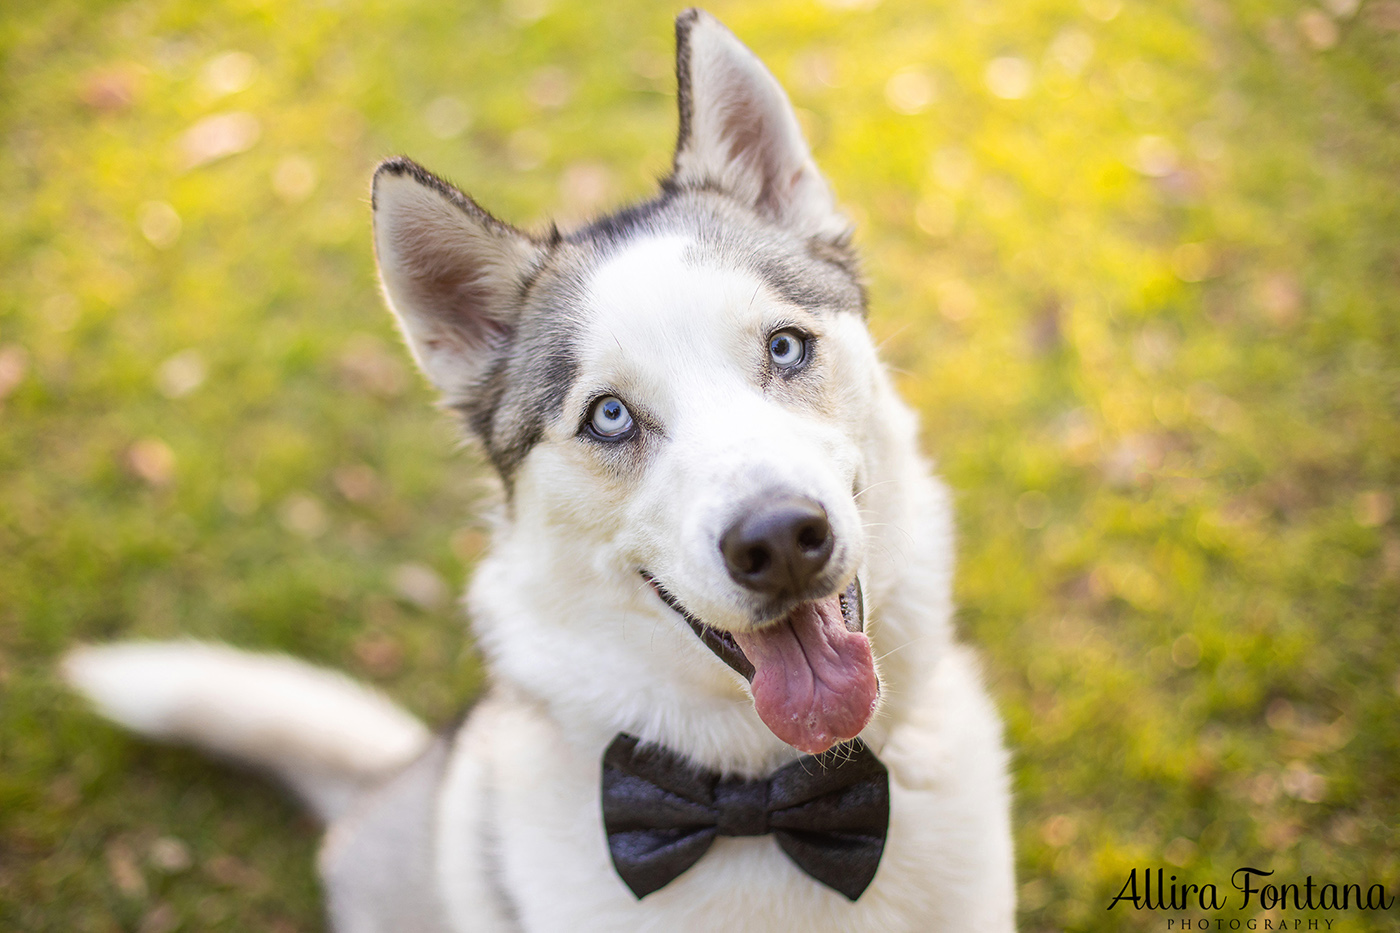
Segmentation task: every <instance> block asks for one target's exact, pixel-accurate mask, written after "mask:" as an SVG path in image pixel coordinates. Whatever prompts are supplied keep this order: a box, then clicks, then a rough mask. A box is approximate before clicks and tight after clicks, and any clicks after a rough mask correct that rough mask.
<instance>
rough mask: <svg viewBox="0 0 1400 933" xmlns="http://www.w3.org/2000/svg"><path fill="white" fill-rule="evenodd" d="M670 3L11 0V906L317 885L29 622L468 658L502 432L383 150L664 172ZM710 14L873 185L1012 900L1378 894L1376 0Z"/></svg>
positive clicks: (1395, 446)
mask: <svg viewBox="0 0 1400 933" xmlns="http://www.w3.org/2000/svg"><path fill="white" fill-rule="evenodd" d="M1358 6H1359V8H1358ZM674 12H675V11H674V10H673V9H671V8H669V7H666V6H664V5H655V4H646V3H638V2H632V0H620V2H616V3H610V4H582V3H568V4H565V3H563V2H562V0H560V2H556V3H554V4H550V3H549V2H548V0H507V2H505V3H504V4H501V5H496V4H492V5H485V4H481V3H471V2H469V3H464V4H442V3H429V2H426V0H407V2H402V3H395V4H390V3H386V2H379V0H336V2H323V3H305V4H273V3H269V2H266V0H226V2H219V3H193V2H189V0H134V2H127V3H115V2H97V0H94V2H90V3H40V2H37V0H14V2H11V3H9V4H7V5H6V6H5V8H4V10H3V12H0V133H2V134H3V136H2V137H0V138H2V139H3V143H0V197H2V198H3V203H5V204H7V205H8V209H7V210H6V211H4V212H0V281H3V282H4V287H3V289H0V696H2V697H3V699H0V928H4V929H7V930H8V929H15V930H25V931H40V930H55V931H58V930H63V931H85V930H127V929H130V930H142V931H145V933H165V931H170V930H174V929H177V928H179V929H186V930H195V929H198V930H247V929H263V930H273V931H285V930H313V929H318V928H320V925H321V914H320V906H319V900H318V894H317V891H316V886H315V880H314V875H313V870H312V867H311V860H312V855H313V851H314V847H315V844H316V836H317V833H316V830H315V827H314V826H312V825H311V824H310V823H309V822H308V821H306V820H305V819H303V818H302V817H300V816H299V815H298V814H297V812H296V810H295V809H294V808H293V807H292V806H291V805H290V804H288V803H286V802H284V801H283V799H282V798H281V797H280V796H279V795H278V794H277V792H276V791H274V790H272V789H271V788H269V787H267V786H266V785H264V784H261V783H259V782H256V781H251V780H249V779H247V778H245V777H243V776H240V775H237V774H233V773H230V772H228V771H225V770H222V769H220V768H218V767H216V766H214V765H211V764H208V763H206V762H204V761H203V760H202V759H200V758H198V757H197V756H194V755H192V754H188V753H185V752H181V751H175V750H165V749H157V748H154V747H151V746H147V745H143V744H141V743H139V742H136V741H134V740H132V739H131V738H129V737H127V736H125V735H123V734H121V733H120V732H118V731H117V730H115V729H113V728H110V727H108V726H106V725H104V724H103V723H102V722H100V721H98V720H97V719H96V718H95V717H94V716H92V715H91V714H90V713H89V712H88V711H86V710H85V709H84V708H82V706H81V705H80V704H79V703H78V702H76V701H75V700H74V699H73V698H72V697H70V696H69V695H67V694H66V693H65V692H64V690H63V689H62V687H61V686H60V684H59V683H58V682H57V680H56V678H55V676H54V670H53V666H54V662H55V659H56V658H57V656H58V655H59V653H60V652H62V651H63V649H64V648H65V647H66V646H68V645H71V644H73V643H75V642H77V641H82V640H102V639H112V638H118V637H173V636H176V635H195V636H200V637H209V638H220V639H223V640H226V641H229V642H232V643H235V644H238V645H242V646H246V647H251V648H260V649H277V650H286V651H290V652H293V653H295V654H298V655H301V656H304V657H308V658H311V659H314V660H316V661H320V662H324V663H327V664H331V665H334V666H336V667H342V668H346V669H349V670H351V671H353V672H355V673H356V674H358V675H360V676H363V677H366V678H371V679H373V680H375V681H377V682H378V683H379V684H380V685H382V686H383V687H384V688H385V689H386V690H388V691H389V692H390V693H392V694H393V695H395V696H396V697H398V698H399V699H401V700H402V701H403V702H404V703H406V704H407V705H408V706H410V707H412V708H413V709H414V710H415V711H417V712H418V713H420V714H422V715H423V716H425V717H426V718H428V719H430V720H434V721H444V720H446V719H447V718H449V717H450V716H451V714H452V713H453V712H454V711H455V709H456V708H457V707H458V706H459V705H460V704H462V703H463V702H464V701H465V700H466V699H467V698H468V697H469V696H471V694H472V693H473V691H474V690H475V689H476V688H477V686H478V683H479V671H478V668H477V666H476V663H475V661H474V660H473V658H472V655H471V652H470V646H469V641H468V638H467V636H466V634H465V631H464V628H463V626H462V625H461V622H460V620H459V618H458V615H457V612H456V611H455V609H454V608H453V603H452V601H451V599H449V598H448V597H447V595H446V594H447V593H448V591H449V590H451V589H455V588H456V587H457V586H458V585H459V584H460V582H461V581H462V579H463V578H464V577H465V575H466V574H467V573H468V572H469V571H470V569H471V567H472V565H473V562H474V560H475V558H476V556H477V555H478V553H479V552H480V549H481V547H482V535H481V531H480V529H479V527H478V526H477V525H476V524H474V523H473V518H472V510H473V503H474V502H476V501H477V500H478V498H479V497H480V495H481V492H482V488H483V487H482V477H483V476H484V472H483V469H482V467H481V465H480V463H479V461H478V460H477V459H476V458H475V457H474V456H473V455H472V454H470V453H463V452H460V451H459V450H458V449H457V447H456V446H455V438H454V433H453V429H452V427H451V426H450V425H449V424H448V423H447V422H446V420H445V419H444V418H443V417H442V416H440V415H438V414H436V413H434V412H433V410H432V409H431V407H430V401H431V399H430V396H429V394H428V392H427V391H426V389H425V388H424V387H423V386H422V384H421V383H420V381H419V380H418V378H417V377H416V376H415V374H413V373H412V372H411V371H410V370H409V368H408V367H407V365H406V356H405V355H404V353H403V352H402V351H401V350H400V348H399V347H398V346H397V341H396V338H395V336H394V334H393V331H392V328H391V327H390V323H389V320H388V317H387V315H386V314H385V312H384V311H383V310H382V308H381V306H380V302H379V299H378V297H377V295H376V291H375V284H374V277H373V266H372V257H371V251H370V244H369V236H368V209H367V204H366V196H367V193H366V187H367V179H368V175H369V172H370V170H371V169H372V167H373V165H374V163H375V162H376V161H377V160H378V159H379V158H381V157H383V156H385V155H389V154H394V153H398V152H404V153H408V154H411V155H413V156H415V157H416V158H418V159H419V160H420V161H422V162H424V163H425V164H427V165H428V166H430V167H433V168H435V169H437V170H440V171H442V172H444V173H445V174H447V175H448V176H450V177H452V178H455V179H457V180H458V181H460V182H461V183H463V185H464V187H466V188H467V190H469V191H471V192H473V193H474V194H476V195H478V196H479V197H480V198H481V199H482V200H483V201H484V202H485V203H486V204H487V205H488V206H490V207H492V208H493V209H495V210H496V211H498V212H499V213H500V214H502V215H503V216H506V217H508V218H510V219H512V220H515V221H517V222H521V223H534V222H541V221H543V219H544V218H546V217H547V216H551V215H552V216H562V217H563V218H565V219H568V218H579V217H583V216H586V215H587V214H588V213H589V212H591V211H594V210H597V209H600V208H603V207H606V206H609V205H615V204H619V203H622V202H623V201H625V200H627V199H630V198H633V197H636V196H639V195H642V194H644V193H646V192H647V191H649V190H650V189H651V186H652V185H653V180H654V179H655V177H656V176H658V175H660V174H662V173H663V172H664V171H665V169H666V168H667V164H668V159H669V151H668V149H669V144H670V142H671V139H672V134H673V131H674V110H673V108H674V102H673V100H672V93H673V80H672V78H671V77H670V74H669V71H670V54H671V48H670V43H671V39H670V30H671V27H670V20H671V17H672V16H673V14H674ZM714 12H716V13H717V14H718V15H720V16H721V18H723V19H725V20H726V22H728V24H729V25H730V26H731V27H732V28H734V29H735V31H736V32H738V34H739V35H740V36H741V37H743V38H744V39H745V40H746V41H747V42H749V43H750V44H751V45H752V46H753V47H754V49H755V50H756V51H758V52H759V54H760V55H762V56H763V57H764V58H765V60H767V61H768V62H769V63H770V65H771V66H772V68H773V69H774V71H775V72H776V73H777V74H778V76H779V77H780V79H782V80H783V82H784V83H785V84H786V85H787V87H788V88H789V89H790V91H791V93H792V96H793V99H794V102H795V103H796V105H797V106H798V107H799V108H800V109H801V114H802V117H803V119H804V121H805V122H806V123H807V127H808V131H809V134H810V136H811V138H812V141H813V145H814V149H815V151H816V153H817V157H818V160H819V161H820V162H821V164H822V165H823V167H824V168H825V169H826V170H827V172H828V174H829V176H830V177H831V178H832V180H833V183H834V185H835V187H836V189H837V191H838V193H839V195H840V196H841V197H842V199H843V201H844V202H845V203H846V204H848V205H850V206H851V208H852V210H853V213H854V214H855V215H856V216H857V218H858V219H859V221H860V233H859V242H860V245H861V247H862V248H863V251H864V254H865V256H866V259H867V270H868V274H869V277H870V280H871V293H872V296H873V302H872V304H873V315H872V328H873V329H874V331H875V332H876V335H877V337H878V338H879V339H881V340H882V342H883V345H884V352H885V355H886V357H887V359H888V360H889V361H890V362H891V363H892V364H893V365H894V366H896V367H897V368H898V369H899V370H900V371H901V384H902V388H903V390H904V391H905V393H906V395H907V396H908V397H909V398H910V399H911V400H912V401H913V402H914V403H915V404H916V405H917V407H918V408H919V410H920V411H921V413H922V416H923V423H924V426H925V438H926V446H927V448H928V450H929V452H930V453H931V454H932V455H933V456H935V457H936V458H937V460H938V462H939V469H940V472H941V473H942V474H943V475H944V476H945V477H946V478H947V480H948V481H949V483H950V484H951V486H952V487H953V488H954V489H955V491H956V495H957V507H958V515H959V532H960V552H961V564H960V567H959V571H958V575H957V592H958V602H959V605H960V607H961V608H960V612H959V624H960V627H961V629H962V631H963V632H964V633H965V635H966V637H967V638H969V639H970V640H972V641H974V642H975V643H977V644H979V645H980V646H982V647H983V649H984V651H985V655H986V658H987V666H988V670H989V674H990V679H991V682H992V687H993V690H994V692H995V694H996V696H997V698H998V701H999V703H1000V705H1001V708H1002V710H1003V712H1004V714H1005V716H1006V719H1007V722H1008V728H1009V736H1010V742H1011V745H1012V746H1013V748H1014V750H1015V784H1016V811H1015V823H1016V827H1017V857H1018V873H1019V883H1020V901H1021V907H1020V916H1021V923H1022V926H1023V928H1024V929H1027V930H1035V931H1039V930H1118V929H1122V930H1139V929H1141V930H1149V929H1150V930H1162V929H1164V928H1165V921H1166V919H1167V918H1168V917H1174V916H1176V915H1175V914H1173V913H1171V912H1163V911H1156V912H1153V911H1147V910H1143V911H1137V912H1134V911H1130V910H1127V909H1126V908H1125V907H1123V906H1122V905H1120V906H1119V907H1118V908H1116V909H1115V910H1113V911H1112V912H1109V911H1107V910H1106V907H1107V905H1108V903H1109V902H1110V900H1111V899H1112V898H1113V896H1114V895H1115V894H1116V893H1117V892H1118V890H1119V889H1120V887H1121V886H1122V885H1123V882H1124V881H1125V880H1126V878H1127V875H1128V872H1129V870H1130V869H1132V868H1133V867H1138V868H1146V867H1154V868H1155V867H1164V868H1166V869H1167V870H1168V871H1169V872H1174V873H1176V874H1179V875H1182V876H1184V877H1186V878H1189V879H1190V880H1192V881H1195V882H1197V883H1205V882H1211V881H1213V882H1216V883H1217V884H1222V885H1228V883H1229V882H1228V879H1229V875H1230V873H1231V872H1232V871H1233V870H1234V869H1235V868H1237V867H1239V866H1241V865H1253V866H1259V867H1263V868H1272V869H1274V870H1275V871H1276V872H1277V876H1276V877H1281V878H1283V879H1284V880H1296V881H1298V882H1299V883H1301V882H1302V880H1303V878H1304V877H1306V876H1307V875H1309V874H1310V875H1312V876H1313V877H1314V878H1315V879H1317V880H1318V881H1319V883H1320V882H1322V881H1335V882H1338V883H1343V882H1356V883H1361V884H1363V886H1365V885H1369V884H1373V883H1382V884H1385V885H1386V886H1387V890H1388V891H1389V892H1390V893H1391V895H1392V896H1394V895H1400V826H1397V821H1396V813H1397V812H1400V697H1397V692H1400V668H1398V666H1397V665H1400V661H1398V660H1397V659H1400V635H1397V626H1396V622H1397V609H1400V522H1397V517H1396V491H1397V480H1400V466H1398V465H1397V464H1400V419H1398V418H1397V411H1400V333H1397V330H1400V324H1398V323H1397V322H1400V316H1397V314H1396V311H1395V309H1396V308H1397V307H1400V174H1397V168H1396V166H1397V165H1400V4H1397V3H1395V2H1393V0H1361V2H1360V3H1359V5H1358V3H1357V2H1355V0H1325V2H1323V3H1322V5H1321V6H1316V7H1315V6H1312V5H1310V4H1307V3H1300V2H1285V0H1277V2H1267V0H1232V2H1225V0H1192V2H1187V0H1154V2H1151V3H1148V2H1146V0H1121V2H1120V0H1083V2H1082V3H1081V2H1079V0H1005V2H1000V3H989V2H973V0H949V2H948V3H945V4H938V5H933V4H927V3H922V2H916V0H884V2H878V0H845V2H835V0H831V2H829V3H828V5H826V6H812V5H809V4H799V3H795V2H783V3H772V4H765V5H762V6H757V5H745V4H739V3H735V2H730V0H725V2H722V3H719V4H718V5H717V6H715V7H714ZM210 117H219V118H220V119H219V120H216V121H215V122H213V123H210V122H202V121H207V120H208V118H210ZM1226 893H1229V892H1228V890H1227V891H1226ZM1233 905H1234V902H1232V904H1231V906H1230V907H1228V908H1227V909H1226V910H1225V911H1223V912H1221V913H1220V914H1219V915H1218V916H1221V917H1225V918H1231V917H1246V916H1251V915H1253V912H1252V911H1251V912H1248V913H1240V912H1238V911H1236V910H1235V909H1234V906H1233ZM1259 916H1263V917H1270V918H1271V919H1272V918H1273V917H1274V916H1278V912H1277V911H1276V912H1275V914H1274V915H1269V914H1260V915H1259ZM1285 916H1290V917H1304V918H1306V917H1309V916H1312V917H1329V918H1333V919H1336V920H1338V921H1340V922H1339V924H1338V926H1337V927H1336V928H1338V929H1345V930H1347V931H1348V933H1351V931H1373V930H1376V931H1380V930H1391V931H1393V930H1400V923H1397V919H1396V918H1397V913H1396V911H1394V910H1392V911H1388V912H1379V911H1376V912H1366V911H1355V910H1352V911H1348V912H1314V913H1308V912H1300V913H1296V914H1295V913H1288V914H1285ZM1260 928H1262V924H1261V925H1260Z"/></svg>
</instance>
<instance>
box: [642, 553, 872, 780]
mask: <svg viewBox="0 0 1400 933" xmlns="http://www.w3.org/2000/svg"><path fill="white" fill-rule="evenodd" d="M642 576H643V577H644V578H645V579H646V581H647V582H648V583H650V584H651V587H652V589H653V590H655V591H656V595H657V596H659V597H660V598H661V600H662V602H664V603H666V605H668V606H670V607H671V608H672V609H673V610H675V611H676V612H677V613H678V614H679V615H680V616H681V618H683V619H685V621H686V622H687V623H688V624H689V625H690V627H691V629H692V630H693V631H694V632H695V634H696V636H697V637H698V638H699V639H700V641H701V643H703V644H704V645H705V647H707V648H709V649H710V650H711V651H713V652H714V653H715V655H716V657H718V658H719V659H720V660H721V661H723V662H724V663H725V664H728V665H729V666H730V667H732V668H733V669H734V670H735V671H737V672H738V673H739V674H740V676H742V677H743V678H744V679H745V680H747V681H749V684H750V688H751V690H752V693H753V700H754V708H755V709H756V710H757V712H758V715H759V718H761V719H762V720H763V722H764V724H765V725H767V726H768V728H769V729H771V730H772V731H773V734H774V735H776V736H777V737H778V738H780V739H782V740H783V741H784V742H787V743H788V744H789V745H791V746H793V747H794V748H797V749H799V750H800V751H803V752H806V753H808V754H811V755H815V754H820V753H821V752H824V751H826V750H827V749H829V748H831V747H832V746H834V745H836V744H838V743H840V742H844V741H847V740H848V739H853V738H855V737H856V736H857V735H859V734H860V731H861V730H862V729H864V728H865V726H866V724H867V723H869V722H870V718H871V716H873V715H874V713H875V707H876V705H877V704H878V702H879V698H880V681H879V678H878V676H877V675H876V673H875V660H874V656H873V655H872V654H871V651H870V641H869V639H868V638H866V636H865V601H864V598H863V596H862V593H861V588H860V580H859V579H856V580H853V581H851V584H850V585H849V586H847V587H846V588H845V589H844V590H841V591H840V592H837V593H833V594H831V595H830V596H827V597H824V598H822V599H813V600H808V601H806V602H801V603H798V604H797V605H796V606H794V607H792V608H791V609H790V610H788V611H787V612H786V613H785V614H783V615H782V616H781V617H779V618H777V619H775V620H774V621H772V622H769V623H768V624H766V625H763V626H761V627H760V628H757V629H754V630H753V631H750V632H728V631H722V630H720V629H717V628H713V627H712V626H709V625H706V624H705V623H704V622H702V621H700V619H698V618H696V617H695V615H694V614H693V613H691V612H690V611H689V610H688V609H686V608H685V606H683V605H682V604H681V603H680V601H679V600H677V599H676V597H675V596H673V595H671V593H670V592H669V591H668V590H667V589H666V587H665V586H663V585H662V584H661V583H660V582H659V581H657V579H656V578H655V577H653V576H652V575H651V574H650V573H648V572H646V571H645V570H643V571H642Z"/></svg>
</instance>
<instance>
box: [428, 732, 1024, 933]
mask: <svg viewBox="0 0 1400 933" xmlns="http://www.w3.org/2000/svg"><path fill="white" fill-rule="evenodd" d="M576 749H577V746H575V745H573V744H571V743H569V742H567V741H565V739H564V736H563V735H562V734H560V733H559V731H558V729H557V727H555V726H554V725H553V724H552V723H551V722H550V721H549V720H548V719H546V718H545V717H543V716H541V715H539V714H538V713H536V712H534V711H533V710H531V709H529V708H523V707H512V706H510V705H508V704H498V705H493V704H487V705H486V706H484V707H483V708H481V709H480V710H478V712H477V714H476V715H475V716H474V722H473V723H472V725H471V726H470V727H469V729H468V730H467V732H466V734H464V736H463V738H462V740H461V741H460V742H459V747H458V751H457V756H458V761H457V762H456V764H455V766H454V767H453V768H452V769H451V771H450V773H449V777H448V783H447V785H446V786H445V787H444V794H443V798H442V799H443V804H444V808H443V812H444V820H443V822H442V824H441V826H442V833H441V835H440V837H439V854H440V860H439V862H440V866H441V870H440V871H439V881H440V883H441V885H442V890H443V894H444V899H445V900H446V902H447V907H448V912H449V914H450V915H451V916H452V917H453V919H454V923H455V924H456V925H457V926H458V928H459V929H463V930H480V929H491V928H492V927H489V926H483V925H482V919H483V916H484V913H485V912H486V911H488V910H489V911H494V912H495V913H496V914H497V915H498V922H500V924H501V928H502V929H511V928H518V929H524V930H530V931H566V933H583V931H590V930H599V931H603V930H607V931H614V930H638V931H642V930H656V931H662V930H665V931H683V930H694V931H713V930H723V931H726V933H741V931H755V933H758V931H763V933H768V931H772V930H777V929H803V930H813V931H826V930H831V931H838V930H841V931H851V930H882V931H886V930H911V931H912V930H922V931H926V930H936V929H941V928H943V927H944V925H945V924H947V925H948V928H950V929H951V928H953V927H952V924H953V923H954V922H955V921H957V922H960V928H962V929H1000V928H1002V927H1000V926H999V925H997V924H978V923H973V924H972V925H971V926H970V927H969V926H968V921H969V919H974V918H975V917H976V915H977V914H979V913H982V912H983V911H984V909H985V908H987V907H988V906H989V905H985V904H983V905H979V904H978V903H977V902H978V900H979V899H982V898H984V897H987V896H990V895H989V893H988V892H986V891H980V890H977V888H980V887H981V885H979V884H975V883H972V884H970V883H969V882H970V880H971V879H975V878H977V877H978V876H979V873H980V874H981V875H983V876H985V875H986V872H985V868H984V867H983V866H981V865H980V864H979V863H980V861H981V856H980V855H979V853H978V851H977V850H978V849H979V848H980V846H979V845H978V844H977V843H976V839H977V837H978V836H981V837H983V838H987V837H988V836H989V835H991V836H994V835H996V834H995V833H994V832H993V833H990V834H989V833H988V827H986V826H985V825H983V826H979V825H977V824H978V823H979V822H981V820H982V817H981V816H980V815H979V811H980V810H981V808H980V807H977V806H974V805H970V802H969V801H966V800H958V799H957V798H958V797H959V796H961V795H960V794H958V793H952V794H950V793H949V791H950V790H956V789H957V788H958V787H959V786H960V785H961V784H962V783H963V782H962V781H961V780H959V779H957V776H954V779H953V780H952V781H951V783H949V784H948V785H946V786H945V785H940V786H936V787H927V788H918V789H910V788H908V787H905V786H903V785H902V784H901V783H900V782H899V780H898V776H897V774H894V775H892V781H891V825H890V832H889V836H888V839H887V843H886V848H885V852H884V855H883V858H882V860H881V863H880V868H879V871H878V872H877V874H876V877H875V880H874V882H873V883H872V884H871V886H870V887H869V889H867V890H866V891H865V893H864V894H863V895H862V896H861V897H860V899H859V900H858V901H856V902H854V903H852V902H851V901H849V900H847V899H846V898H845V897H843V896H842V895H840V894H839V893H837V892H835V891H833V890H831V889H829V888H827V887H825V886H823V885H821V884H819V883H818V882H816V881H814V880H813V879H812V878H810V877H808V876H807V875H805V874H803V873H802V872H801V871H800V870H799V869H798V868H797V867H796V865H794V864H793V862H792V861H791V860H790V859H789V858H788V857H787V856H786V855H785V854H784V853H783V852H782V851H781V849H780V848H779V847H778V845H777V842H776V841H775V840H774V839H773V837H771V836H760V837H752V838H725V837H721V838H719V839H717V840H716V841H715V843H714V845H713V846H712V847H711V848H710V850H709V851H708V852H706V854H705V855H704V856H703V857H701V859H700V860H699V861H698V862H697V863H696V864H695V865H694V866H693V867H691V868H689V869H688V870H686V871H685V872H684V873H683V874H681V875H680V876H679V877H677V878H676V879H675V880H674V881H672V882H671V883H670V884H668V885H666V886H665V887H663V888H662V889H661V890H659V891H656V892H654V893H652V894H650V895H648V896H647V897H646V898H644V899H642V900H640V901H639V900H637V899H636V898H635V897H634V896H633V895H632V893H631V892H630V891H629V890H628V889H627V888H626V887H625V886H624V884H623V882H622V880H621V879H620V878H619V877H618V876H617V874H616V873H615V872H614V870H613V867H612V863H611V861H610V857H609V854H608V848H607V842H606V835H605V833H604V829H603V824H602V818H601V808H600V802H599V776H600V763H599V761H597V760H594V758H593V757H592V756H587V755H585V754H583V753H582V752H580V751H576ZM1005 893H1009V892H1000V891H998V892H996V895H997V896H998V897H1005ZM1004 904H1005V901H1003V909H997V908H996V907H995V905H991V907H992V909H993V910H994V911H995V912H996V913H1003V912H1006V911H1005V909H1004ZM1008 916H1009V914H1008Z"/></svg>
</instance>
